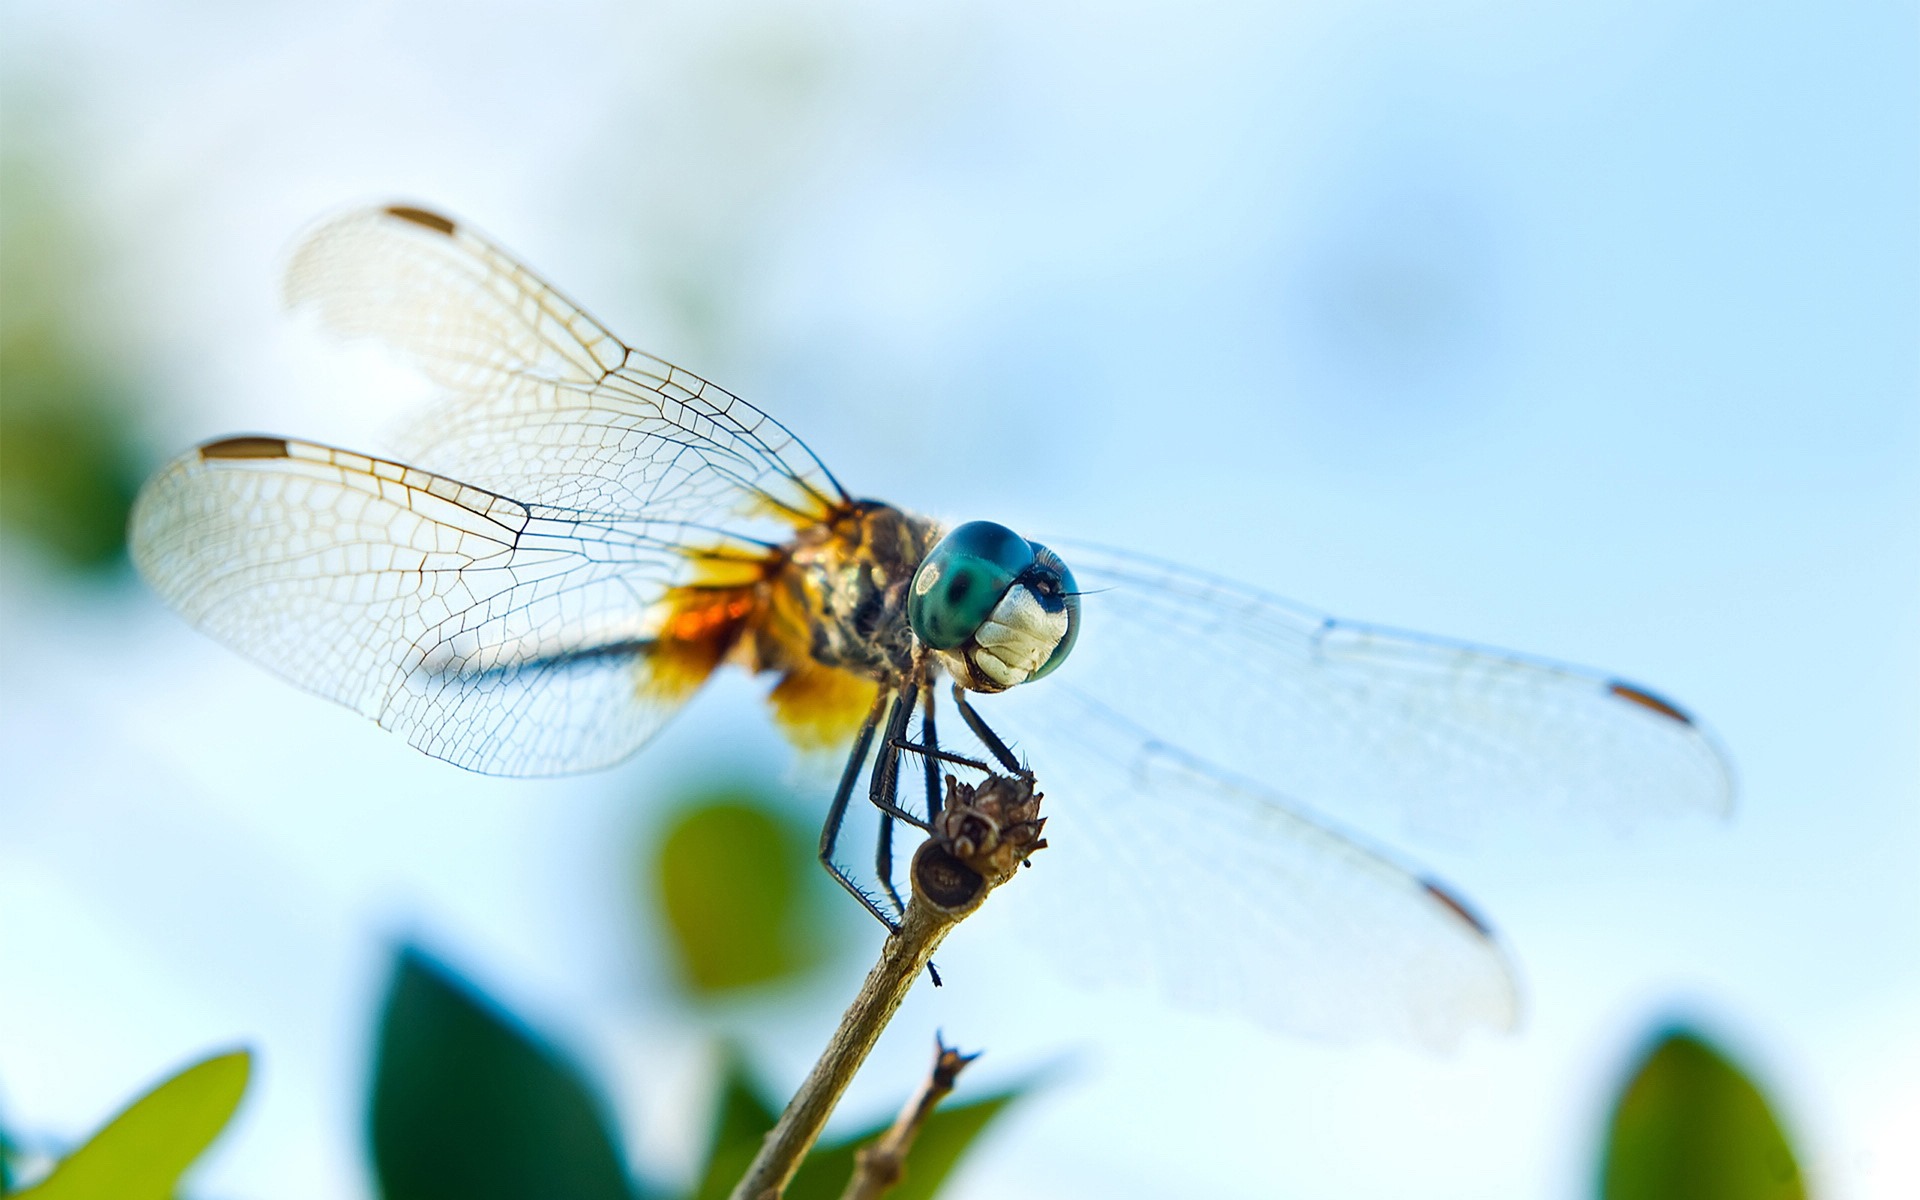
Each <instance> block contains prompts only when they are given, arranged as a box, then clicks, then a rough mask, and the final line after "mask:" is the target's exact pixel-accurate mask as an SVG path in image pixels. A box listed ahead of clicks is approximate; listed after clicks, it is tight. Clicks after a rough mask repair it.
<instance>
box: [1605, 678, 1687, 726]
mask: <svg viewBox="0 0 1920 1200" xmlns="http://www.w3.org/2000/svg"><path fill="white" fill-rule="evenodd" d="M1607 691H1609V692H1611V693H1612V694H1613V695H1615V696H1618V697H1620V699H1622V700H1625V701H1626V702H1627V703H1629V704H1638V705H1639V706H1640V707H1641V708H1644V709H1646V710H1647V711H1649V712H1657V713H1659V714H1660V715H1661V716H1663V717H1666V718H1668V719H1669V720H1673V721H1678V722H1680V723H1681V724H1682V725H1691V724H1693V718H1692V717H1690V716H1688V715H1687V711H1686V710H1685V709H1683V708H1681V707H1680V706H1679V705H1677V704H1675V703H1673V702H1672V701H1671V700H1666V699H1663V698H1662V697H1659V696H1656V695H1654V694H1653V693H1652V692H1649V691H1648V690H1647V689H1645V688H1638V687H1635V686H1633V685H1632V684H1630V683H1623V682H1621V681H1620V680H1618V679H1616V680H1614V681H1613V682H1612V683H1610V684H1608V685H1607Z"/></svg>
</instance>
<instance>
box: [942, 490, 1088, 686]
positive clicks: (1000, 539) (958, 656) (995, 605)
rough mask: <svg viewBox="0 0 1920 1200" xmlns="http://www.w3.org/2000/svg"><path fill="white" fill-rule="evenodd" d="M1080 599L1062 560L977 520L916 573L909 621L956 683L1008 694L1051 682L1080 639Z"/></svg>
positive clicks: (948, 540)
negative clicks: (1018, 687) (1009, 690)
mask: <svg viewBox="0 0 1920 1200" xmlns="http://www.w3.org/2000/svg"><path fill="white" fill-rule="evenodd" d="M1079 615H1080V598H1079V596H1078V595H1077V593H1076V591H1075V588H1074V582H1073V574H1072V572H1070V571H1068V570H1067V567H1066V564H1065V563H1063V562H1061V561H1060V556H1059V555H1057V554H1055V553H1054V552H1053V551H1051V550H1049V549H1047V548H1046V547H1045V546H1042V545H1040V544H1038V543H1037V542H1029V541H1027V540H1026V539H1025V538H1022V537H1021V536H1020V535H1019V534H1017V533H1015V532H1013V531H1012V530H1011V529H1008V528H1007V527H1006V526H1004V525H996V524H994V523H992V522H990V521H972V522H969V523H967V524H965V525H962V526H960V527H959V528H957V529H955V530H954V531H953V532H951V533H949V534H948V535H947V536H946V537H944V538H942V539H941V540H940V543H939V544H938V545H936V546H935V547H934V548H933V549H932V550H931V551H930V552H928V554H927V557H926V560H925V561H924V562H922V563H921V564H920V568H919V570H918V571H916V572H915V573H914V577H913V586H912V588H911V589H910V590H909V593H908V597H907V621H908V623H909V624H911V625H912V627H913V632H914V635H915V636H916V637H918V638H919V639H920V640H921V642H923V643H924V644H926V645H927V646H928V647H929V648H931V649H933V650H935V651H936V652H939V653H940V654H941V656H942V657H943V658H944V659H946V660H947V663H948V666H949V668H951V669H952V670H953V673H954V676H955V678H957V679H959V680H960V681H961V682H962V683H963V684H964V685H965V686H967V687H969V688H973V689H975V690H979V691H1001V690H1004V689H1006V688H1010V687H1013V686H1014V685H1015V684H1020V683H1025V682H1027V681H1028V680H1031V679H1038V678H1039V677H1040V676H1042V675H1045V674H1046V673H1048V672H1049V671H1051V670H1053V669H1054V668H1055V667H1057V666H1059V665H1060V663H1061V662H1062V661H1063V660H1064V659H1065V658H1066V656H1067V652H1068V651H1069V650H1071V649H1072V648H1073V641H1074V638H1075V637H1076V636H1077V634H1078V626H1079Z"/></svg>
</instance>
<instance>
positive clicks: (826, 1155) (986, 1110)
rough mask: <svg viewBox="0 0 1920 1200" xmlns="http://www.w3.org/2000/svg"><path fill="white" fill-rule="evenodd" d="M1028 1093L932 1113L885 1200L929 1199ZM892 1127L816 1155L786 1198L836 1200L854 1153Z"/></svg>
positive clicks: (1016, 1091) (802, 1167)
mask: <svg viewBox="0 0 1920 1200" xmlns="http://www.w3.org/2000/svg"><path fill="white" fill-rule="evenodd" d="M1024 1092H1025V1089H1024V1088H1013V1089H1009V1090H1008V1091H1004V1092H996V1093H994V1094H993V1095H991V1096H985V1097H982V1098H981V1099H978V1100H969V1101H967V1102H966V1103H964V1104H943V1105H941V1106H940V1107H939V1108H936V1109H934V1110H933V1115H932V1116H930V1117H928V1118H927V1119H926V1122H925V1123H924V1124H922V1125H921V1126H920V1134H919V1136H918V1137H916V1138H915V1139H914V1141H913V1149H912V1150H910V1151H908V1152H907V1173H906V1175H905V1177H904V1178H902V1179H901V1180H900V1182H899V1183H898V1184H896V1185H895V1186H894V1187H893V1189H892V1190H891V1191H889V1192H888V1193H887V1200H931V1198H932V1197H933V1196H935V1195H937V1194H938V1193H939V1191H940V1185H941V1184H943V1183H945V1182H946V1181H947V1176H948V1175H950V1174H952V1173H953V1168H954V1167H955V1166H957V1165H958V1164H959V1162H960V1158H961V1156H962V1155H963V1154H965V1153H966V1152H967V1150H968V1148H969V1147H971V1146H972V1145H973V1142H974V1139H976V1138H978V1137H979V1136H980V1135H981V1134H982V1133H983V1132H985V1131H986V1128H987V1126H988V1125H989V1124H991V1123H992V1121H993V1119H994V1118H995V1117H998V1116H999V1115H1000V1114H1001V1113H1002V1112H1004V1111H1005V1110H1006V1107H1007V1105H1009V1104H1011V1103H1013V1102H1014V1101H1015V1100H1017V1099H1019V1097H1020V1096H1021V1095H1022V1094H1024ZM891 1124H892V1122H890V1121H889V1122H888V1123H887V1124H885V1125H879V1126H876V1127H875V1128H873V1129H870V1130H868V1131H866V1132H865V1133H861V1134H857V1135H855V1136H853V1137H851V1138H848V1139H847V1140H846V1141H843V1142H835V1143H834V1144H833V1145H831V1146H826V1147H823V1148H821V1149H819V1150H816V1151H814V1152H813V1154H811V1155H809V1156H808V1158H807V1161H806V1162H804V1163H802V1164H801V1165H800V1170H799V1172H798V1173H797V1174H795V1175H794V1177H793V1186H792V1187H789V1188H788V1189H787V1200H835V1197H838V1196H839V1195H840V1194H841V1193H842V1192H844V1191H846V1188H847V1180H848V1179H850V1178H852V1177H853V1162H854V1154H855V1152H856V1151H858V1150H859V1148H860V1147H861V1146H864V1145H866V1144H867V1143H868V1142H871V1141H873V1140H874V1139H875V1138H877V1137H879V1136H880V1135H881V1134H883V1133H885V1132H886V1131H887V1129H888V1127H889V1126H890V1125H891Z"/></svg>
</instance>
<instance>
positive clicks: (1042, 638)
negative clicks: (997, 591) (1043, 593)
mask: <svg viewBox="0 0 1920 1200" xmlns="http://www.w3.org/2000/svg"><path fill="white" fill-rule="evenodd" d="M1067 624H1068V620H1067V611H1066V609H1064V608H1057V609H1055V610H1054V611H1053V612H1048V611H1047V610H1046V609H1045V608H1044V607H1042V606H1041V603H1040V598H1039V597H1038V596H1035V595H1034V594H1033V592H1032V590H1031V589H1029V588H1027V587H1025V586H1022V585H1020V584H1015V585H1014V586H1013V587H1011V588H1009V589H1007V594H1006V595H1005V596H1003V597H1001V599H1000V603H999V604H996V605H995V606H994V608H993V611H992V612H991V613H989V614H988V615H987V619H986V620H985V621H984V622H982V623H981V625H980V628H978V629H976V630H975V631H974V634H973V641H974V644H973V645H972V646H970V647H968V648H967V650H965V651H963V652H958V653H956V652H954V651H944V652H942V653H941V654H940V658H941V660H942V661H943V662H944V663H945V665H946V667H947V669H948V670H950V671H952V672H953V673H954V675H955V677H956V678H958V679H961V680H962V681H968V680H971V681H973V682H975V683H978V684H981V685H984V686H979V687H975V688H974V690H975V691H1003V690H1005V689H1007V688H1010V687H1014V686H1015V685H1017V684H1022V683H1025V682H1026V681H1027V680H1028V679H1029V678H1030V677H1032V675H1033V673H1034V672H1035V671H1038V670H1039V669H1040V668H1041V667H1043V666H1045V665H1046V662H1047V660H1048V659H1049V658H1051V657H1053V652H1054V649H1055V648H1056V647H1058V646H1059V645H1060V640H1061V639H1062V638H1064V637H1066V636H1067Z"/></svg>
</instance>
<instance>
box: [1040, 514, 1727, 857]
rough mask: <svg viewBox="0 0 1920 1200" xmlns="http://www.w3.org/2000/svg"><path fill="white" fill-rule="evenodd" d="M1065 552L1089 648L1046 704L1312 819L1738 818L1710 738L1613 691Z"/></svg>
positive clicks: (1203, 579) (1167, 571)
mask: <svg viewBox="0 0 1920 1200" xmlns="http://www.w3.org/2000/svg"><path fill="white" fill-rule="evenodd" d="M1061 551H1062V553H1063V554H1065V555H1066V556H1067V561H1068V563H1069V564H1070V565H1071V566H1072V568H1073V571H1074V575H1075V577H1076V579H1077V580H1078V582H1079V584H1080V587H1081V588H1082V589H1083V590H1084V591H1085V592H1086V593H1087V594H1086V596H1085V597H1084V599H1083V600H1082V611H1083V614H1084V615H1083V617H1082V621H1083V631H1082V633H1081V636H1080V640H1079V643H1078V644H1077V645H1076V647H1075V649H1074V653H1073V657H1072V658H1070V659H1069V660H1068V661H1067V663H1066V664H1065V665H1064V666H1063V667H1062V668H1061V669H1060V671H1059V673H1058V674H1057V675H1056V676H1054V677H1052V678H1050V679H1048V680H1047V681H1045V682H1044V683H1043V684H1042V685H1040V687H1052V686H1055V685H1056V681H1057V686H1058V687H1060V688H1062V689H1068V690H1073V691H1078V692H1080V693H1082V694H1083V695H1087V696H1097V697H1099V698H1100V701H1101V702H1102V703H1103V704H1105V705H1107V706H1109V707H1110V708H1111V709H1113V710H1114V711H1115V712H1116V713H1118V714H1119V715H1120V716H1121V717H1122V718H1123V719H1124V720H1125V721H1127V722H1128V723H1130V725H1131V726H1133V727H1135V728H1138V729H1140V730H1143V731H1146V733H1147V734H1148V735H1150V736H1151V737H1153V738H1156V739H1160V740H1163V741H1165V742H1167V743H1169V744H1171V745H1174V746H1178V747H1180V748H1181V749H1183V750H1184V751H1187V752H1190V753H1192V754H1194V755H1196V756H1198V757H1199V758H1201V759H1203V760H1205V761H1206V762H1209V763H1211V764H1213V765H1215V766H1216V767H1218V768H1220V769H1222V770H1224V771H1227V772H1230V773H1231V774H1232V775H1234V776H1237V777H1241V778H1246V779H1252V780H1257V781H1259V782H1260V783H1261V784H1262V785H1263V786H1268V787H1273V788H1277V789H1279V790H1281V791H1283V792H1284V793H1285V794H1286V795H1288V796H1290V797H1297V798H1298V799H1300V800H1301V801H1303V802H1305V803H1307V804H1309V805H1311V806H1312V807H1313V809H1314V810H1315V811H1319V812H1329V813H1335V814H1338V815H1340V816H1341V818H1342V819H1344V820H1351V821H1355V822H1357V823H1360V824H1362V825H1363V827H1366V828H1383V826H1382V825H1380V824H1379V822H1381V821H1382V820H1385V821H1387V822H1388V823H1389V824H1390V825H1408V824H1410V825H1411V827H1412V828H1413V829H1414V830H1415V831H1416V832H1424V833H1429V834H1437V835H1442V836H1445V837H1448V838H1454V837H1457V836H1459V835H1470V834H1471V833H1472V832H1473V830H1474V828H1475V827H1476V826H1479V825H1484V824H1487V823H1490V822H1495V821H1498V822H1502V823H1505V822H1509V821H1513V820H1516V819H1521V818H1525V817H1528V816H1537V817H1543V818H1545V819H1546V820H1548V821H1551V822H1562V821H1567V820H1572V819H1575V818H1576V817H1584V818H1586V819H1588V820H1589V821H1591V820H1592V819H1593V818H1596V817H1597V818H1598V819H1599V820H1600V821H1601V822H1602V823H1607V824H1611V823H1630V822H1631V821H1632V820H1633V819H1635V818H1637V817H1639V816H1641V815H1646V814H1650V813H1653V812H1658V811H1671V810H1701V811H1706V812H1711V813H1719V812H1724V811H1725V810H1726V809H1727V807H1728V806H1729V804H1730V803H1731V799H1732V784H1731V776H1730V772H1729V769H1728V764H1727V761H1726V758H1725V756H1724V755H1723V754H1722V752H1721V750H1720V748H1719V746H1718V745H1717V744H1716V743H1715V741H1714V740H1713V739H1712V737H1711V736H1710V735H1709V734H1707V733H1706V732H1705V731H1704V730H1703V729H1702V728H1701V727H1700V726H1699V725H1698V724H1697V723H1696V722H1694V721H1693V720H1692V718H1690V717H1689V716H1687V714H1686V713H1684V712H1683V711H1682V710H1680V709H1679V708H1678V707H1676V706H1675V705H1673V704H1671V703H1670V702H1668V701H1666V700H1664V699H1661V698H1660V697H1659V696H1657V695H1655V694H1654V693H1652V692H1650V691H1648V690H1646V689H1644V688H1641V687H1638V686H1636V685H1633V684H1629V683H1626V682H1624V681H1622V680H1619V679H1617V678H1614V677H1612V676H1609V675H1607V674H1605V673H1602V672H1597V671H1591V670H1587V669H1584V668H1580V667H1572V666H1566V665H1562V664H1558V663H1553V662H1548V661H1545V660H1541V659H1534V658H1528V657H1525V656H1522V655H1517V654H1513V653H1509V652H1506V651H1501V650H1492V649H1487V648H1483V647H1476V646H1470V645H1466V644H1463V643H1458V642H1452V641H1447V640H1444V639H1439V638H1430V637H1425V636H1422V635H1419V634H1411V633H1403V632H1399V631H1396V630H1391V629H1385V628H1381V627H1377V626H1370V625H1362V624H1355V623H1351V622H1347V621H1340V620H1336V619H1334V618H1332V617H1329V616H1327V615H1325V614H1323V613H1319V612H1315V611H1313V610H1311V609H1308V608H1304V607H1302V606H1299V605H1295V604H1293V603H1291V602H1289V601H1285V600H1281V599H1278V598H1276V597H1272V596H1267V595H1263V594H1261V593H1259V592H1257V591H1254V590H1252V589H1249V588H1246V587H1243V586H1240V585H1238V584H1233V583H1230V582H1227V581H1224V580H1220V579H1215V578H1211V577H1208V576H1205V575H1202V574H1199V573H1197V572H1193V571H1188V570H1185V569H1182V568H1178V567H1173V566H1170V565H1168V564H1164V563H1159V562H1154V561H1151V560H1146V559H1141V558H1136V557H1133V556H1130V555H1127V554H1124V553H1121V552H1118V551H1113V550H1109V549H1104V548H1101V547H1095V546H1082V545H1071V544H1069V545H1068V546H1063V547H1061ZM1040 687H1035V688H1033V689H1030V690H1032V691H1034V692H1036V693H1037V692H1039V691H1040ZM1019 690H1021V691H1026V690H1029V689H1019ZM1040 698H1041V697H1039V696H1038V695H1036V696H1034V697H1032V699H1033V700H1036V701H1037V700H1039V699H1040Z"/></svg>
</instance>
